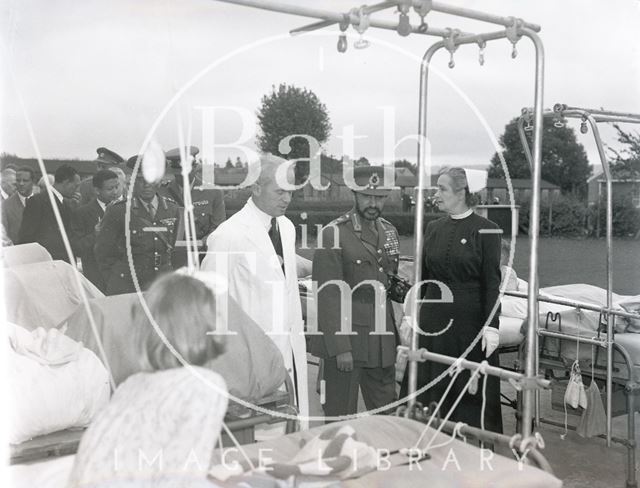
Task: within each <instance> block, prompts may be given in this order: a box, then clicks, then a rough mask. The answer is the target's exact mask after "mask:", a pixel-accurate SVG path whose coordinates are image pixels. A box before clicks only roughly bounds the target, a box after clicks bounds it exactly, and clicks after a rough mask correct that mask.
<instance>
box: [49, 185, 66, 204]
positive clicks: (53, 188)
mask: <svg viewBox="0 0 640 488" xmlns="http://www.w3.org/2000/svg"><path fill="white" fill-rule="evenodd" d="M51 192H52V193H53V194H54V195H55V196H56V198H57V199H58V201H59V202H60V203H62V202H63V201H64V198H63V196H62V194H61V193H60V192H59V191H58V190H56V189H55V187H53V186H52V187H51Z"/></svg>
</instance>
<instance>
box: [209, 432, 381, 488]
mask: <svg viewBox="0 0 640 488" xmlns="http://www.w3.org/2000/svg"><path fill="white" fill-rule="evenodd" d="M263 461H265V462H264V463H263V464H262V467H260V468H256V469H255V470H250V469H249V466H248V464H246V463H242V464H240V463H235V465H233V466H232V468H234V469H229V467H228V466H225V465H218V466H214V467H213V468H212V469H211V470H210V471H209V475H210V476H211V477H213V478H216V479H218V480H222V481H224V480H226V479H228V478H229V477H230V476H237V475H239V474H242V473H243V472H244V473H245V477H249V478H251V479H254V478H255V476H259V475H262V474H268V475H270V476H272V477H274V478H277V479H281V480H285V479H289V478H291V477H295V478H296V479H299V478H304V479H305V480H307V481H312V480H313V479H314V478H322V479H326V480H327V481H328V480H335V481H339V480H346V479H350V478H359V477H360V476H363V475H365V474H367V473H369V472H371V471H374V470H375V469H376V468H377V466H378V452H377V451H376V449H375V448H374V447H372V446H370V445H368V444H366V443H365V442H361V441H359V440H358V439H357V438H356V431H355V430H354V428H353V427H351V426H350V425H340V426H336V427H330V428H327V430H325V431H323V432H321V433H320V434H319V435H317V436H315V437H313V438H311V439H310V440H309V441H308V442H306V443H303V444H302V445H301V446H300V450H299V451H298V453H297V454H296V455H295V456H294V457H293V458H291V459H290V460H289V461H288V462H284V463H276V462H269V460H263ZM253 464H254V466H258V465H259V464H260V463H259V462H258V461H257V460H256V461H255V462H254V463H253ZM232 471H233V472H232Z"/></svg>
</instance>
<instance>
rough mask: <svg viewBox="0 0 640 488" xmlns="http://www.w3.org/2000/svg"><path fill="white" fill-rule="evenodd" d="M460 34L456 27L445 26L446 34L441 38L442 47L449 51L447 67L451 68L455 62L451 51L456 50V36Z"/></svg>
mask: <svg viewBox="0 0 640 488" xmlns="http://www.w3.org/2000/svg"><path fill="white" fill-rule="evenodd" d="M459 35H460V31H459V30H458V29H451V28H447V36H446V37H445V38H444V39H443V40H442V41H443V42H444V47H445V49H446V50H447V51H449V54H450V57H449V68H453V67H454V66H455V65H456V63H455V61H454V60H453V53H454V52H456V50H457V49H458V46H457V44H456V38H457V37H458V36H459Z"/></svg>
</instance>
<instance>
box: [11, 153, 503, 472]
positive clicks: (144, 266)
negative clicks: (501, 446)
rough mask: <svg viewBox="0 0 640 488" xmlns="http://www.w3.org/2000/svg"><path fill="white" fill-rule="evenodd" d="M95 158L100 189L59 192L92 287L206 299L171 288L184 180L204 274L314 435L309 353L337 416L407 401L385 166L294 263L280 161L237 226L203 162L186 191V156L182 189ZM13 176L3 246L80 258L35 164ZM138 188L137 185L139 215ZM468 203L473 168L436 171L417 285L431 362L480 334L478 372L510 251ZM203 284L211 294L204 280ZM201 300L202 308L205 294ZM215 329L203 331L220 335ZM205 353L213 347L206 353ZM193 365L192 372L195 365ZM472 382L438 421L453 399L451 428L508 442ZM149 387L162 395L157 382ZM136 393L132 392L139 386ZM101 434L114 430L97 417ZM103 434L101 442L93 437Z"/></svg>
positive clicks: (187, 350)
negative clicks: (483, 431) (207, 180)
mask: <svg viewBox="0 0 640 488" xmlns="http://www.w3.org/2000/svg"><path fill="white" fill-rule="evenodd" d="M98 153H99V157H98V159H97V160H96V163H97V165H98V171H97V172H96V174H95V175H94V176H93V177H92V178H91V179H90V180H84V181H81V179H80V176H79V175H78V173H77V171H76V170H75V169H73V168H72V167H70V166H66V165H63V166H60V167H59V168H58V169H57V170H56V171H55V174H54V181H53V185H52V187H51V193H52V194H53V197H54V198H53V200H54V201H55V204H56V210H57V214H58V217H59V218H60V220H61V222H62V224H63V227H64V229H66V231H67V232H66V235H67V236H68V239H69V245H70V248H71V250H72V251H73V253H74V254H75V256H77V257H78V258H80V261H81V264H82V270H83V273H84V275H85V276H86V277H87V278H88V279H89V280H91V281H92V282H93V283H94V285H96V287H98V288H99V289H100V290H102V291H103V292H104V293H106V294H122V293H132V292H134V291H136V287H139V288H140V289H143V290H146V289H148V288H149V287H151V291H152V290H154V289H156V290H162V291H161V292H160V291H157V292H152V293H151V295H150V297H151V298H153V297H155V294H157V295H158V296H160V295H162V296H163V298H162V300H160V301H159V302H158V303H157V304H156V305H158V306H155V307H154V308H155V309H158V310H161V309H162V307H160V305H159V304H162V305H163V307H164V308H166V306H167V304H168V303H174V302H175V300H173V298H172V293H171V290H170V288H171V286H170V285H172V284H176V283H182V284H181V285H180V286H193V287H195V288H194V293H200V292H198V291H197V290H196V288H197V287H198V286H197V282H193V281H188V280H187V281H185V279H184V278H182V279H178V278H168V277H171V276H174V275H175V273H170V271H171V270H172V269H174V270H176V269H179V268H181V267H183V266H184V265H185V263H186V262H187V259H186V252H187V251H186V247H185V246H184V245H181V243H183V242H184V239H185V231H184V222H183V207H184V202H183V195H184V187H185V185H188V188H189V191H190V192H191V198H192V201H193V210H194V217H195V223H196V225H195V227H196V236H195V238H196V239H197V243H198V249H199V252H200V255H201V256H202V257H203V259H202V262H201V263H200V266H199V267H200V272H201V273H205V274H206V273H212V272H215V276H216V277H217V279H219V278H221V277H222V278H224V280H225V286H224V289H225V290H226V291H227V292H228V294H229V296H230V297H232V298H233V300H235V301H236V302H237V303H238V305H239V306H240V307H241V309H242V310H243V311H244V312H245V313H246V314H247V315H248V316H249V317H250V318H251V319H252V320H253V321H255V322H256V323H257V324H258V325H259V326H260V327H261V328H262V329H263V330H264V331H265V332H267V334H268V335H269V337H270V338H271V339H272V340H273V342H274V343H275V345H276V346H277V348H278V350H279V351H280V353H281V354H282V358H283V361H284V364H285V367H286V369H287V371H288V373H289V375H290V377H291V379H292V382H293V384H294V385H295V394H296V402H297V406H298V409H299V412H300V414H301V419H302V420H301V424H302V426H303V428H304V427H305V426H306V425H307V422H306V419H305V417H307V416H308V415H309V413H310V405H309V398H310V396H309V392H308V375H307V352H310V353H311V354H312V355H314V356H317V357H319V358H320V359H321V368H320V372H319V384H320V383H321V384H322V386H321V388H320V390H321V402H322V408H323V409H324V412H325V415H326V416H327V417H329V418H330V419H333V420H335V419H336V418H339V417H340V416H343V415H348V414H354V413H356V412H357V411H358V398H359V394H362V397H363V399H364V402H365V405H366V407H367V409H369V410H372V409H375V410H377V411H379V412H384V411H388V409H389V405H390V404H392V403H393V402H394V401H396V400H397V399H398V398H399V396H403V395H405V394H406V392H407V378H406V375H405V378H404V381H403V382H402V385H398V384H397V382H396V380H397V378H396V348H397V346H398V345H399V344H400V334H399V324H398V323H396V318H395V316H394V313H393V307H392V303H391V302H392V301H396V302H403V301H404V300H405V293H398V288H397V287H396V286H395V285H396V284H397V277H398V266H399V262H400V239H399V236H398V232H397V230H396V228H395V227H394V226H393V224H392V223H390V222H389V221H387V220H386V219H384V218H383V216H382V215H383V212H384V205H385V201H386V199H387V197H388V194H389V189H388V188H385V185H384V178H385V175H384V171H383V168H382V167H375V166H370V167H360V168H356V169H355V172H354V181H355V183H356V186H355V187H354V188H353V189H352V190H353V198H354V206H353V209H352V210H351V211H349V212H348V213H346V214H345V215H342V216H340V217H338V218H337V219H335V220H334V221H333V222H331V223H330V224H329V225H327V226H325V227H324V229H323V230H322V232H321V233H320V236H319V238H318V243H317V248H316V250H315V253H314V256H313V260H312V261H310V260H307V259H305V258H303V257H301V256H300V255H298V254H297V252H296V231H295V228H294V226H293V224H292V222H291V221H290V220H289V219H288V218H287V217H286V216H285V212H286V210H287V207H288V206H289V203H290V201H291V198H292V191H291V190H290V189H287V188H283V187H282V185H281V181H280V180H279V178H280V179H281V178H282V176H283V175H284V177H285V179H286V181H287V182H289V183H290V184H293V183H294V180H295V175H294V169H293V166H291V165H290V164H289V166H288V168H287V170H286V171H285V172H283V171H281V170H280V169H281V167H282V166H283V165H284V164H285V163H287V164H288V162H287V161H285V160H283V159H281V158H278V157H275V156H272V155H263V156H261V158H260V161H259V164H260V173H259V177H258V179H257V181H256V182H255V184H254V185H253V186H252V189H251V196H250V198H249V200H248V201H247V202H246V204H245V206H244V207H243V208H242V209H241V210H240V211H238V212H237V213H235V214H234V215H233V216H231V217H230V218H229V219H226V213H225V208H224V199H223V195H222V192H221V191H220V190H211V189H204V188H201V176H200V175H199V174H198V166H197V165H194V166H193V167H194V170H193V171H192V172H191V174H190V175H189V181H183V177H182V170H181V158H180V151H179V150H178V149H176V150H172V151H169V152H167V153H166V163H167V169H168V172H169V173H173V174H174V176H173V178H172V179H169V180H166V181H159V182H148V181H146V180H145V178H144V177H143V175H142V172H141V171H138V172H137V175H136V177H135V178H134V179H133V180H132V181H127V177H126V174H127V173H129V171H125V170H123V168H128V169H131V168H133V166H134V165H135V164H136V162H137V160H138V156H134V157H132V158H130V159H129V160H128V161H126V162H125V161H124V160H123V159H122V158H121V157H120V156H118V155H117V154H116V153H114V152H112V151H109V150H107V149H105V148H100V149H99V150H98ZM190 153H191V156H194V157H195V156H196V155H197V148H191V151H190ZM14 173H15V175H14V176H15V181H14V182H13V184H14V185H15V193H14V194H12V195H9V193H10V191H7V190H8V189H9V188H8V186H7V185H9V183H12V181H11V178H9V177H7V175H6V174H3V179H2V184H3V187H2V188H3V200H4V198H5V192H6V194H7V197H8V198H7V199H6V200H4V201H3V205H2V221H3V228H4V229H5V230H6V232H7V234H8V239H10V240H11V241H13V243H14V244H23V243H29V242H36V243H39V244H40V245H42V246H43V247H44V248H45V249H47V251H48V252H49V253H50V254H51V256H52V258H53V259H60V260H65V261H69V253H68V252H67V251H68V250H67V249H66V247H65V242H64V238H63V234H62V233H61V232H60V227H59V225H58V217H56V215H55V212H54V207H52V205H51V200H52V199H51V198H50V195H49V192H48V191H40V192H39V193H35V192H34V191H33V189H34V183H35V181H34V173H33V171H32V170H31V169H29V168H18V169H17V170H15V171H14ZM89 184H90V187H89ZM127 185H132V186H133V187H132V192H131V193H132V200H131V205H130V215H129V217H128V219H127V216H126V213H127V209H126V202H127V197H126V195H127ZM89 189H90V190H91V192H89ZM473 197H474V195H473V194H472V192H471V191H470V189H469V181H468V179H467V175H466V173H465V171H464V170H463V169H460V168H450V169H446V170H445V171H443V172H442V173H441V175H440V177H439V179H438V189H437V193H436V195H435V197H434V199H435V202H436V204H437V205H438V207H439V209H440V210H441V211H442V212H444V213H445V214H446V216H445V217H443V218H441V219H439V220H437V221H434V222H431V223H430V224H429V225H428V226H427V229H426V233H425V238H424V248H423V263H424V266H423V270H422V277H423V278H422V279H423V280H426V286H422V287H421V289H420V292H419V293H420V295H421V297H422V306H421V308H420V317H419V321H418V322H419V326H420V331H419V334H420V337H419V343H420V346H423V347H426V348H427V349H429V350H431V351H435V352H439V353H442V354H446V355H449V356H453V357H458V356H460V355H462V354H464V353H465V352H466V349H467V348H468V347H469V345H470V344H471V343H472V341H473V340H474V338H476V337H477V336H478V335H480V336H481V337H482V340H481V341H480V342H478V344H477V345H476V346H475V347H473V348H472V349H471V350H470V352H469V353H468V355H467V358H468V359H470V360H473V361H477V362H481V361H483V360H485V359H487V360H488V362H489V363H490V364H495V363H496V362H497V357H496V356H494V355H493V352H494V351H495V350H496V348H497V346H498V332H497V327H498V315H499V309H497V308H496V304H497V303H498V297H499V287H500V281H501V276H500V254H501V242H500V235H499V232H497V226H496V225H495V224H494V223H492V222H490V221H488V220H486V219H484V218H482V217H480V216H478V215H477V214H475V213H474V212H473V206H474V204H475V202H474V201H473ZM127 234H128V236H127ZM128 250H129V251H128ZM129 257H130V258H131V264H132V266H130V262H129ZM73 264H76V263H73ZM132 271H133V272H132ZM308 275H311V277H312V281H313V282H314V284H315V286H314V290H315V294H314V295H315V310H314V311H312V312H310V311H309V310H307V324H306V328H307V330H306V336H307V337H306V339H307V340H305V322H304V320H303V315H302V309H301V300H300V294H299V286H298V279H299V277H304V276H308ZM154 283H156V285H153V284H154ZM194 283H196V284H194ZM202 286H204V284H203V285H202ZM154 287H155V288H154ZM206 287H208V289H210V290H214V288H211V286H210V284H209V283H207V284H206ZM345 287H346V288H345ZM202 289H204V288H202ZM445 289H446V290H448V292H445V291H443V290H445ZM345 290H346V293H345ZM405 291H406V290H405ZM154 293H155V294H154ZM203 293H204V294H203V295H202V296H205V298H207V300H209V301H214V302H216V303H215V305H214V307H213V309H214V310H215V316H216V320H222V321H224V320H225V317H224V314H223V312H224V307H223V306H220V304H219V303H217V300H218V299H219V297H218V296H217V295H216V293H210V292H209V291H207V292H203ZM447 293H448V294H449V295H450V296H449V295H447ZM181 295H184V293H182V294H181ZM347 296H348V297H349V300H348V302H347V303H346V304H345V300H346V298H345V297H347ZM447 297H449V299H447ZM156 298H157V297H156ZM192 298H193V299H194V300H195V296H194V297H192ZM200 298H202V297H200ZM156 301H157V300H156ZM196 301H197V300H196ZM201 301H202V300H200V302H201ZM182 302H184V300H183V301H182ZM182 302H181V303H180V304H176V305H175V306H176V307H180V310H182V309H184V307H185V303H182ZM498 306H499V303H498ZM381 310H382V312H381ZM198 314H199V312H198V310H192V311H190V312H189V311H188V310H186V311H184V315H185V317H186V316H187V315H189V316H192V317H194V318H195V317H198V316H199V315H198ZM171 316H172V317H173V318H174V319H175V318H176V317H177V316H176V315H175V314H171ZM180 317H181V318H182V315H181V316H180ZM174 319H171V320H164V319H163V320H160V323H161V324H165V325H166V327H165V329H166V330H164V329H163V332H164V333H165V335H167V336H168V337H169V336H176V337H177V338H176V342H177V344H178V346H179V347H178V349H179V350H181V349H184V351H180V352H181V353H182V355H183V356H184V357H185V358H187V360H189V359H190V357H191V356H193V354H196V355H197V356H198V358H200V359H202V358H204V357H205V356H206V357H209V356H210V354H209V352H207V353H205V352H204V351H212V352H211V354H214V355H215V354H219V353H220V352H221V351H222V350H223V346H222V345H221V344H218V342H216V341H219V338H218V337H216V335H215V334H213V335H206V334H201V335H202V344H184V338H185V337H187V336H188V337H191V338H193V335H192V334H186V333H185V332H184V331H183V332H179V328H180V327H182V328H189V327H191V324H190V322H189V321H188V320H184V321H182V320H181V321H180V324H178V323H174V322H172V320H174ZM194 320H195V319H194ZM219 325H220V324H211V323H208V324H204V325H202V324H201V326H202V327H204V328H205V329H206V328H208V329H209V332H212V331H214V330H216V329H217V328H218V327H219ZM310 329H311V330H310ZM218 330H219V329H218ZM138 332H139V331H138ZM200 332H202V331H200ZM142 342H143V343H144V344H143V345H142V346H141V347H143V348H144V347H148V344H149V343H150V342H153V341H150V339H149V337H148V334H147V335H145V339H144V341H142ZM145 344H147V345H146V346H145ZM207 344H209V345H210V346H211V347H208V346H207ZM198 347H202V348H204V349H203V352H202V353H201V352H199V349H198ZM153 348H154V353H153V354H154V356H153V357H151V356H149V354H147V353H145V354H143V356H144V357H145V358H148V361H147V362H148V364H147V367H146V368H145V370H146V371H156V370H165V369H167V368H170V366H167V365H171V368H174V367H178V366H179V364H177V363H175V362H174V361H173V360H167V359H166V357H165V356H166V353H167V352H168V351H167V350H165V349H164V348H163V345H162V344H160V343H159V342H158V343H157V344H155V346H153ZM145 350H146V349H145ZM158 354H159V355H160V356H157V355H158ZM156 356H157V357H156ZM201 356H202V358H201ZM198 361H200V360H198ZM198 361H195V362H194V364H199V362H198ZM149 365H151V366H149ZM444 369H445V368H444V366H438V365H436V364H434V363H430V362H425V363H421V364H420V365H419V374H418V385H417V386H418V388H421V387H422V386H424V385H426V384H428V383H430V382H431V381H432V380H434V379H435V378H436V377H438V375H440V374H441V373H442V371H443V370H444ZM158 374H159V373H158ZM167 374H168V373H167ZM167 374H164V373H163V376H166V375H167ZM169 376H170V374H169ZM159 377H160V376H158V378H159ZM468 378H469V373H468V372H467V373H462V374H459V375H458V376H457V377H456V379H455V382H454V385H453V393H450V394H449V399H450V400H447V402H445V403H444V405H443V407H442V408H443V412H446V411H448V410H449V409H451V408H452V407H453V406H454V405H453V401H454V400H455V399H456V398H457V397H458V396H459V395H458V394H460V395H462V401H460V402H459V403H458V404H457V407H456V408H455V409H454V411H453V414H452V416H451V419H452V420H454V421H462V422H465V423H467V424H469V425H474V426H479V427H480V426H482V427H485V425H486V428H488V429H491V430H494V431H497V432H500V431H501V430H502V419H501V414H500V399H499V382H498V381H497V380H496V379H495V378H489V379H488V380H487V385H486V388H478V389H477V391H475V392H473V393H470V392H467V393H465V394H463V391H462V389H463V387H464V385H465V384H466V383H467V381H468ZM136 381H137V380H136ZM140 381H142V382H143V383H144V384H151V383H149V382H150V381H151V380H150V379H149V378H147V379H144V380H140ZM127 384H128V386H129V387H130V386H131V385H132V384H137V383H136V382H133V383H131V382H128V383H127ZM447 384H448V382H447V381H444V382H440V383H439V384H437V385H436V386H435V387H434V388H430V389H429V390H427V391H425V392H423V393H421V394H420V396H419V400H420V401H421V402H422V403H423V404H425V405H427V404H429V403H430V402H432V401H438V400H439V399H440V398H441V397H442V396H443V394H444V389H445V388H446V386H447ZM158 392H159V393H163V389H162V388H161V387H158ZM130 395H131V393H130V392H127V393H126V394H125V393H122V394H120V395H117V394H116V397H114V399H119V400H121V399H122V398H125V397H126V398H128V397H129V396H130ZM483 395H486V396H484V397H483ZM483 398H484V400H483ZM143 400H144V401H147V400H149V399H142V400H141V401H143ZM149 401H151V400H149ZM127 402H128V400H127V401H125V404H127ZM484 402H486V406H484V405H483V403H484ZM178 403H179V402H178ZM181 408H182V407H181ZM185 408H186V407H185ZM482 412H484V417H482ZM105 415H106V416H107V417H109V416H111V417H109V418H111V420H113V418H112V417H113V416H114V415H116V413H114V411H113V409H111V410H109V412H108V413H105ZM95 425H98V426H100V425H102V426H103V427H101V428H106V427H104V425H105V424H104V422H102V421H100V420H98V421H96V422H95ZM97 428H98V427H94V429H97ZM176 428H178V427H176ZM108 430H109V429H108ZM94 437H95V436H93V435H90V436H88V437H87V439H93V438H94ZM178 437H180V436H176V438H178ZM88 442H89V441H86V442H85V441H83V444H87V443H88ZM81 447H82V446H81ZM100 451H101V452H102V450H100ZM78 460H79V461H78V462H82V463H85V462H94V461H89V460H87V457H86V455H82V456H79V457H78Z"/></svg>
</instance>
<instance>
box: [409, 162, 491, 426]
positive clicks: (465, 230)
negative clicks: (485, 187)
mask: <svg viewBox="0 0 640 488" xmlns="http://www.w3.org/2000/svg"><path fill="white" fill-rule="evenodd" d="M435 200H436V203H437V205H438V208H439V209H440V210H441V211H444V212H446V213H447V214H448V215H447V216H446V217H443V218H441V219H438V220H436V221H433V222H430V223H429V225H427V229H426V232H425V236H424V244H423V269H422V280H433V281H438V282H440V283H442V284H444V285H446V286H447V287H448V288H449V289H450V290H451V293H452V294H453V302H452V303H442V302H437V301H438V300H441V299H442V293H441V289H440V286H438V285H437V284H435V283H428V284H426V285H425V286H423V294H424V299H431V300H434V301H436V302H435V303H424V302H423V303H422V305H421V308H420V329H421V330H422V331H424V332H427V333H431V334H433V333H438V332H440V331H443V329H445V328H447V324H449V322H450V321H451V320H453V322H452V323H451V325H450V326H449V328H448V329H446V331H444V332H443V333H442V334H440V335H431V336H425V335H422V334H421V335H419V345H420V347H424V348H426V349H427V350H429V351H431V352H435V353H439V354H445V355H447V356H452V357H460V356H461V355H462V354H464V351H465V350H466V349H467V348H468V347H469V345H470V344H471V342H473V340H474V339H475V338H476V337H477V336H478V334H481V335H482V337H481V339H480V340H479V341H478V342H477V344H476V345H475V347H474V348H473V349H471V351H470V352H469V354H468V355H467V356H466V359H468V360H470V361H475V362H478V363H479V362H482V361H483V360H485V359H487V361H488V362H489V364H491V365H494V366H497V365H498V362H499V360H498V355H497V354H493V352H494V351H495V349H496V348H497V346H498V339H499V335H498V324H499V323H498V318H499V314H500V307H499V306H498V307H497V308H496V310H495V311H494V310H493V309H494V307H495V305H496V302H498V300H499V288H500V234H499V233H498V232H496V231H498V226H497V225H496V224H494V223H493V222H491V221H490V220H487V219H485V218H483V217H480V216H479V215H477V214H476V213H474V212H473V206H474V205H475V202H474V195H473V194H472V193H470V192H469V184H468V181H467V175H466V173H465V170H464V169H462V168H448V169H445V170H443V171H442V172H441V174H440V176H439V178H438V191H437V193H436V196H435ZM487 230H488V232H486V231H487ZM425 288H426V289H425ZM498 305H499V304H498ZM447 368H448V366H446V365H443V364H439V363H434V362H430V361H426V362H424V363H418V385H417V387H418V389H420V388H421V387H422V386H424V385H426V384H427V383H429V382H430V381H432V380H433V379H434V378H436V377H437V376H439V375H440V374H441V373H442V372H443V371H445V370H446V369H447ZM469 375H470V372H469V371H463V372H462V373H461V374H460V375H459V376H458V377H457V379H456V381H455V383H454V386H453V387H452V389H451V391H449V393H448V395H447V398H446V399H445V401H444V403H443V404H442V407H441V409H440V416H442V417H444V416H445V415H446V414H447V412H449V410H450V409H451V407H452V405H453V403H454V402H455V400H456V398H457V397H458V396H459V394H460V392H461V391H462V389H463V388H464V386H465V385H466V384H467V381H468V380H469ZM450 381H451V377H450V376H448V375H446V376H445V377H444V378H443V379H442V380H440V381H439V382H438V383H437V384H435V385H434V386H432V387H431V388H429V389H428V390H427V391H425V392H423V393H421V394H420V395H418V401H419V402H421V403H422V404H423V405H425V406H426V405H429V404H430V403H431V402H438V401H439V400H440V399H441V398H442V395H443V394H444V392H445V390H446V388H447V386H448V384H449V382H450ZM406 382H407V376H406V375H405V381H404V384H403V390H406ZM483 382H484V376H483V375H480V376H479V378H478V387H477V391H476V393H475V394H472V393H469V392H467V393H466V394H465V395H464V397H463V398H462V400H461V402H460V403H459V404H458V406H457V407H456V409H455V411H454V412H453V414H452V415H451V417H450V420H453V421H456V422H464V423H466V424H468V425H472V426H475V427H480V426H481V422H480V416H481V409H482V390H483ZM484 428H485V429H488V430H492V431H494V432H502V415H501V411H500V380H499V379H498V378H497V377H494V376H489V377H487V385H486V406H485V418H484Z"/></svg>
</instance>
